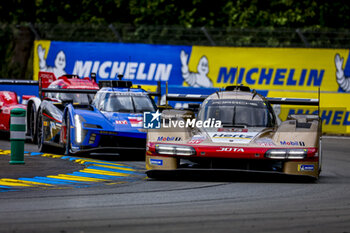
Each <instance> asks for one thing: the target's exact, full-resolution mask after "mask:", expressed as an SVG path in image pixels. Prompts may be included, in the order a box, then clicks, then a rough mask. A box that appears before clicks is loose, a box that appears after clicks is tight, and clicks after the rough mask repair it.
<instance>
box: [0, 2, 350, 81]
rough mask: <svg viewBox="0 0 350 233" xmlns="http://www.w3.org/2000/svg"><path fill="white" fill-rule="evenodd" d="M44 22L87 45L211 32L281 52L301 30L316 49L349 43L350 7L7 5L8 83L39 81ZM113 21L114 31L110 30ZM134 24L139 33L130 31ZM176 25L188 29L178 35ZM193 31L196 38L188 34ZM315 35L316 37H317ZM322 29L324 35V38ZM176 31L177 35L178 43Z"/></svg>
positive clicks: (2, 52)
mask: <svg viewBox="0 0 350 233" xmlns="http://www.w3.org/2000/svg"><path fill="white" fill-rule="evenodd" d="M39 24H40V25H41V30H38V31H39V33H38V34H39V36H41V38H44V39H55V40H77V39H79V40H82V38H83V40H84V41H85V40H92V41H98V40H99V39H98V38H101V35H103V39H104V40H105V41H116V37H119V35H116V33H115V32H112V30H113V27H115V28H117V29H118V31H119V34H120V37H119V38H118V40H117V41H121V39H120V38H121V37H122V38H123V41H128V42H131V43H132V42H139V41H140V40H139V39H140V38H144V37H145V36H146V38H147V43H163V41H164V43H171V44H176V43H177V42H179V41H181V43H182V42H184V41H186V42H187V43H186V44H188V43H197V44H201V42H202V41H203V40H202V39H201V37H203V36H204V35H203V31H201V30H202V29H203V28H202V27H205V28H206V29H207V30H209V31H210V33H211V36H212V38H213V40H214V41H216V44H217V45H230V46H232V45H235V46H251V45H254V46H279V47H281V46H293V45H294V44H293V43H295V42H296V41H297V43H300V41H301V40H300V37H299V36H300V35H299V36H298V35H297V34H296V33H295V32H296V30H295V29H296V28H299V29H301V30H304V31H303V33H304V35H306V37H307V39H308V40H309V44H308V45H310V46H314V47H327V46H332V47H336V46H338V47H344V45H342V44H343V41H348V38H347V37H348V35H349V33H348V32H349V30H348V29H349V28H350V2H349V1H348V0H332V1H330V0H270V1H262V0H260V1H259V0H236V1H227V0H215V1H213V0H187V1H181V0H80V1H76V0H4V1H1V2H0V42H1V43H0V78H9V77H11V78H24V77H23V76H25V78H30V77H31V64H30V62H29V61H30V59H31V56H32V50H31V51H29V50H30V49H28V48H31V47H32V45H33V40H34V34H33V33H32V31H31V30H32V29H33V28H34V27H35V25H36V26H38V25H39ZM110 24H113V27H111V28H109V27H108V25H110ZM126 24H127V25H128V26H130V28H134V29H131V30H130V28H129V27H123V26H122V25H124V26H125V25H126ZM33 25H34V27H33ZM72 25H79V26H77V27H76V26H72ZM146 25H151V26H152V27H147V26H146ZM56 26H57V27H56ZM171 26H172V27H171ZM174 26H176V27H177V29H178V28H181V29H184V30H182V31H180V30H177V29H176V30H175V29H174ZM36 28H37V29H38V27H36ZM77 28H78V29H79V30H77ZM101 28H102V29H103V30H100V29H101ZM191 29H192V31H191V33H187V30H191ZM251 29H254V30H255V31H254V30H251ZM257 29H258V30H257ZM260 29H261V30H260ZM259 30H260V31H259ZM310 30H311V32H314V33H310ZM319 30H320V31H321V30H322V32H323V34H320V33H318V31H319ZM169 32H172V33H173V34H174V36H172V37H171V39H169ZM324 32H326V33H324ZM334 32H346V33H343V34H341V33H338V37H334V36H333V37H328V34H332V33H334ZM31 33H32V34H33V35H30V34H31ZM273 33H275V34H274V35H276V33H277V34H279V38H277V37H275V36H273V35H272V34H273ZM308 33H309V34H308ZM327 33H328V34H327ZM67 35H68V36H67ZM95 35H96V37H94V36H95ZM24 37H25V38H24ZM319 38H322V40H320V39H319ZM159 39H162V40H159ZM204 40H207V38H204ZM304 42H305V41H304ZM334 45H336V46H334ZM28 57H29V58H28Z"/></svg>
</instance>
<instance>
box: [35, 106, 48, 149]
mask: <svg viewBox="0 0 350 233" xmlns="http://www.w3.org/2000/svg"><path fill="white" fill-rule="evenodd" d="M36 131H37V142H38V149H39V151H40V152H47V151H48V146H47V145H45V144H44V121H43V116H42V112H41V111H40V112H39V116H38V122H37V130H36Z"/></svg>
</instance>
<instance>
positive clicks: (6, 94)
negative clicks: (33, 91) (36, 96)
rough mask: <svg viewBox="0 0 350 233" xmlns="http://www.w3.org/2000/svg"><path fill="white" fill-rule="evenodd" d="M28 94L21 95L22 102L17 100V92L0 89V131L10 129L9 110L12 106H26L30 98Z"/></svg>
mask: <svg viewBox="0 0 350 233" xmlns="http://www.w3.org/2000/svg"><path fill="white" fill-rule="evenodd" d="M32 97H33V96H30V95H23V96H22V103H19V102H18V97H17V94H16V93H15V92H13V91H0V131H3V132H9V131H10V119H11V114H10V113H11V110H12V109H14V108H22V109H26V108H27V105H26V103H27V101H28V99H30V98H32Z"/></svg>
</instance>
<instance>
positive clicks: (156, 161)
mask: <svg viewBox="0 0 350 233" xmlns="http://www.w3.org/2000/svg"><path fill="white" fill-rule="evenodd" d="M149 163H150V164H152V165H157V166H163V160H161V159H150V160H149Z"/></svg>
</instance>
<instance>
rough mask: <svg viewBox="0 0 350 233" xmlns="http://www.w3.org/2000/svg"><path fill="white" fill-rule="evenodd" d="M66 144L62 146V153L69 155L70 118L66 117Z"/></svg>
mask: <svg viewBox="0 0 350 233" xmlns="http://www.w3.org/2000/svg"><path fill="white" fill-rule="evenodd" d="M66 127H67V128H66V144H65V147H64V154H65V155H70V154H71V153H70V149H71V143H70V119H69V117H67V119H66Z"/></svg>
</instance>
